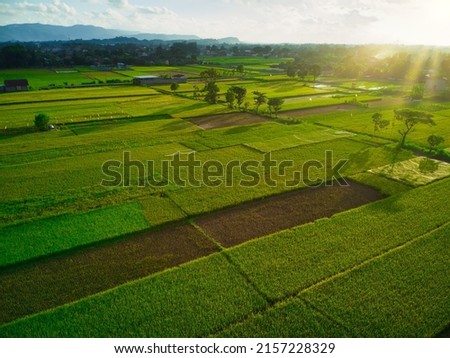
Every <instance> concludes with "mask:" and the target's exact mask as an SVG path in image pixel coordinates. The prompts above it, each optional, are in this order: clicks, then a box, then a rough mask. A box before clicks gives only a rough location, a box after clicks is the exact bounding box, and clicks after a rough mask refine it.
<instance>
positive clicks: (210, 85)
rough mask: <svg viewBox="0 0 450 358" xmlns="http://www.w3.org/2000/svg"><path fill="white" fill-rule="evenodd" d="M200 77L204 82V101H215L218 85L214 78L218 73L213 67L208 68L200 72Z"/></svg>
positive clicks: (213, 102)
mask: <svg viewBox="0 0 450 358" xmlns="http://www.w3.org/2000/svg"><path fill="white" fill-rule="evenodd" d="M200 77H201V78H202V79H203V81H204V82H205V88H204V91H205V92H206V94H205V101H206V102H208V103H211V104H215V103H217V97H218V94H219V87H218V86H217V85H216V80H217V78H218V77H219V74H218V73H217V71H216V70H215V69H214V68H210V69H208V70H205V71H203V72H201V73H200Z"/></svg>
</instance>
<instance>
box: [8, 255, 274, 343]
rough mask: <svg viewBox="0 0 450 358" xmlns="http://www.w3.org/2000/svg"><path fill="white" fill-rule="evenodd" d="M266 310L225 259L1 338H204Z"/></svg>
mask: <svg viewBox="0 0 450 358" xmlns="http://www.w3.org/2000/svg"><path fill="white" fill-rule="evenodd" d="M264 305H265V301H264V300H263V299H262V298H261V297H260V296H259V295H258V294H257V293H256V292H255V291H254V289H253V288H252V287H251V286H250V285H249V283H248V282H246V281H245V279H244V278H243V277H242V276H240V275H239V273H238V271H237V270H236V269H235V268H234V267H233V266H231V265H230V264H229V263H228V261H227V260H226V259H225V258H224V257H223V256H222V255H213V256H210V257H208V258H207V259H202V260H198V261H195V262H192V263H190V264H187V265H184V266H183V267H181V268H180V269H175V270H169V271H166V272H164V273H162V274H159V275H156V276H153V277H151V278H147V279H143V280H140V281H136V282H132V283H130V284H128V285H123V286H120V287H118V288H116V289H113V290H110V291H107V292H105V293H103V294H99V295H96V296H92V297H89V298H86V299H84V300H81V301H78V302H76V303H73V304H69V305H65V306H62V307H60V308H56V309H54V310H51V311H47V312H44V313H41V314H37V315H35V316H32V317H30V318H25V319H21V320H18V321H16V322H14V323H12V324H9V325H4V326H2V327H0V336H1V337H124V336H127V337H201V336H205V335H207V334H208V333H210V332H214V331H217V330H219V329H221V328H222V327H224V326H226V325H228V324H230V323H232V322H233V321H235V320H239V319H241V318H243V317H244V316H245V315H247V314H249V313H250V312H252V311H254V310H258V309H260V308H261V307H263V306H264Z"/></svg>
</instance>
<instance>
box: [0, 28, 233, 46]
mask: <svg viewBox="0 0 450 358" xmlns="http://www.w3.org/2000/svg"><path fill="white" fill-rule="evenodd" d="M115 37H130V38H131V37H133V38H136V39H138V40H162V41H180V40H181V41H187V40H201V39H200V37H198V36H196V35H167V34H147V33H139V32H133V31H123V30H114V29H104V28H103V27H98V26H92V25H74V26H58V25H43V24H12V25H5V26H0V42H43V41H69V40H78V39H80V40H92V39H99V40H103V39H112V38H115ZM215 41H217V42H223V43H239V39H237V38H235V37H227V38H224V39H217V40H215Z"/></svg>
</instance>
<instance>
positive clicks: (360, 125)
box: [307, 104, 450, 148]
mask: <svg viewBox="0 0 450 358" xmlns="http://www.w3.org/2000/svg"><path fill="white" fill-rule="evenodd" d="M405 106H410V107H413V108H415V109H420V110H422V109H421V108H420V107H419V108H416V106H415V105H413V104H409V105H399V106H396V107H392V108H389V109H383V108H382V109H376V108H375V109H371V108H369V109H365V110H358V111H351V112H350V111H345V112H344V111H343V112H333V113H329V114H322V115H315V116H311V117H309V118H308V119H307V120H308V121H311V122H314V123H320V124H324V125H327V126H331V127H333V128H339V129H343V130H348V131H353V132H357V133H364V134H368V135H372V136H373V135H375V136H380V137H383V138H387V139H390V140H394V141H400V139H401V136H400V134H399V133H398V130H399V129H402V128H403V127H402V124H401V123H400V121H397V120H395V119H394V111H393V109H395V108H402V107H405ZM422 106H424V104H422ZM427 108H428V107H427ZM375 112H379V113H381V114H382V116H383V119H387V120H390V121H391V126H389V127H388V128H386V129H384V130H379V131H376V132H375V131H374V126H373V120H372V115H373V114H374V113H375ZM438 113H439V112H436V113H433V114H434V118H433V119H434V121H435V122H436V126H425V125H420V124H419V125H417V126H416V127H415V128H414V130H413V131H412V132H411V133H410V134H409V135H408V137H407V141H409V142H411V143H414V144H416V145H419V146H422V147H423V148H428V146H429V145H428V142H427V139H428V137H429V136H430V135H431V134H435V135H439V136H442V137H444V138H449V137H450V121H449V120H448V116H444V115H441V114H438Z"/></svg>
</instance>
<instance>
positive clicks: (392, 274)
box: [220, 224, 450, 338]
mask: <svg viewBox="0 0 450 358" xmlns="http://www.w3.org/2000/svg"><path fill="white" fill-rule="evenodd" d="M449 238H450V225H448V224H447V225H446V226H445V227H442V228H440V229H438V230H436V231H434V232H432V233H429V234H426V235H425V236H424V237H422V238H420V239H419V240H417V241H414V242H413V243H412V244H411V245H408V246H406V247H403V248H401V249H400V250H397V251H395V252H392V253H389V254H387V255H383V256H382V257H380V258H379V259H375V260H373V261H371V262H369V263H367V264H365V265H363V266H361V267H359V268H356V269H354V270H352V271H349V272H346V273H344V274H342V275H341V276H339V277H335V278H332V279H330V280H328V281H324V282H323V283H321V284H319V285H317V286H315V287H312V289H309V290H307V291H305V292H304V293H302V294H300V295H299V296H296V297H294V298H292V299H288V300H286V301H282V302H281V303H279V304H277V305H275V306H274V307H273V308H272V309H269V310H267V311H264V312H263V313H259V314H256V315H254V316H251V317H250V318H249V319H247V320H244V321H243V322H241V323H239V324H237V325H235V326H232V327H231V328H230V329H228V330H226V331H224V332H221V333H220V336H221V337H296V338H298V337H369V338H371V337H384V338H386V337H402V338H405V337H433V336H435V335H436V334H437V333H439V332H440V330H441V329H442V328H444V327H445V325H446V324H447V323H448V321H449V320H450V314H449V311H448V306H449V305H450V301H449V297H448V295H447V294H446V290H445V289H442V288H443V287H446V286H448V285H447V283H448V276H449V274H450V271H449V267H448V265H447V264H446V263H447V262H448V260H449V259H450V256H449V251H448V247H449V244H450V242H449Z"/></svg>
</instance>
